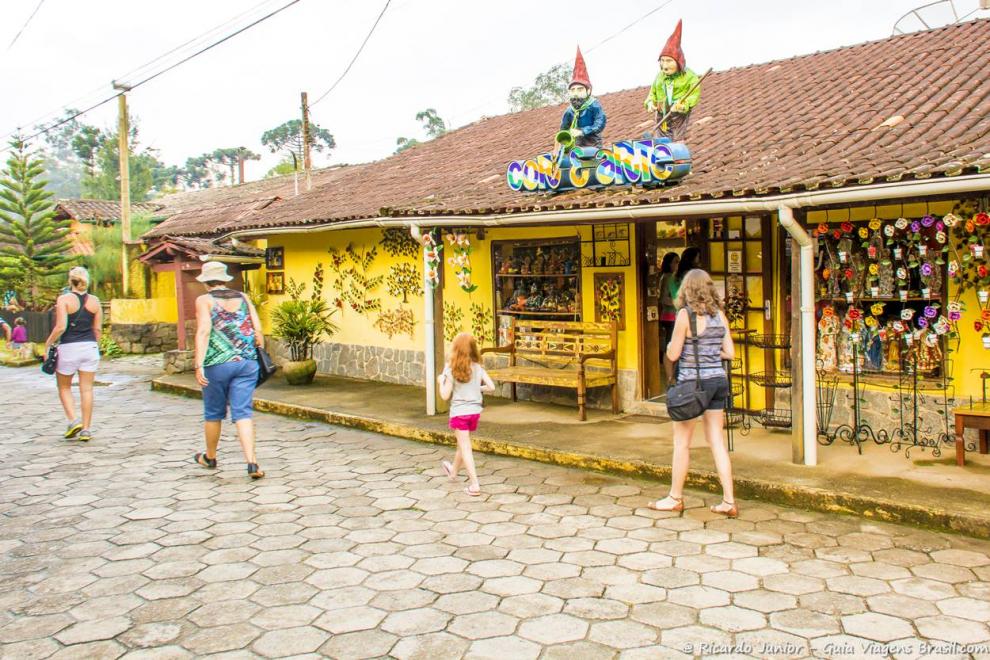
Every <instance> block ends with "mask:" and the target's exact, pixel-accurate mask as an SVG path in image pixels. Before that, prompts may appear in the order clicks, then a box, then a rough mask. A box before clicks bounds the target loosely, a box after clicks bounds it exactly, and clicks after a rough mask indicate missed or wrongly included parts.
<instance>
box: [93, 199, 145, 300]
mask: <svg viewBox="0 0 990 660" xmlns="http://www.w3.org/2000/svg"><path fill="white" fill-rule="evenodd" d="M152 226H153V223H152V222H151V218H150V217H148V216H144V215H135V216H134V217H133V218H131V235H132V236H141V235H142V234H144V233H145V232H147V231H149V230H150V229H151V228H152ZM90 240H91V241H92V242H93V254H91V255H89V256H86V257H84V258H83V263H84V265H85V266H86V268H88V269H89V276H90V279H91V282H90V289H91V290H92V291H94V292H96V293H97V295H99V296H100V297H101V298H103V299H104V300H110V299H112V298H117V297H119V296H120V294H121V291H122V289H123V286H122V285H123V276H122V273H121V255H122V247H123V242H122V237H121V231H120V225H119V224H114V225H110V226H106V227H104V226H99V225H97V226H95V227H93V230H92V234H90Z"/></svg>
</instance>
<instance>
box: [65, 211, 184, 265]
mask: <svg viewBox="0 0 990 660" xmlns="http://www.w3.org/2000/svg"><path fill="white" fill-rule="evenodd" d="M162 208H163V207H162V205H161V204H156V203H154V202H141V203H138V204H132V205H131V213H132V214H137V213H141V214H146V215H155V214H157V213H158V211H159V210H161V209H162ZM55 218H56V219H58V220H62V219H68V220H69V221H70V224H69V235H70V236H71V238H72V248H71V251H72V254H76V255H80V256H86V255H91V254H93V242H92V240H91V239H90V233H91V232H92V229H93V227H94V226H97V225H98V226H101V227H109V226H110V225H113V224H116V223H118V222H120V202H116V201H112V200H106V199H60V200H58V201H57V202H56V203H55ZM161 219H164V218H161Z"/></svg>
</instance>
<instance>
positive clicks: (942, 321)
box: [935, 316, 952, 335]
mask: <svg viewBox="0 0 990 660" xmlns="http://www.w3.org/2000/svg"><path fill="white" fill-rule="evenodd" d="M951 329H952V326H951V325H949V321H948V319H946V318H945V317H944V316H940V317H938V320H937V321H935V332H937V333H938V334H940V335H944V334H947V333H948V332H949V330H951Z"/></svg>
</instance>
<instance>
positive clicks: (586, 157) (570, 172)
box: [506, 138, 691, 192]
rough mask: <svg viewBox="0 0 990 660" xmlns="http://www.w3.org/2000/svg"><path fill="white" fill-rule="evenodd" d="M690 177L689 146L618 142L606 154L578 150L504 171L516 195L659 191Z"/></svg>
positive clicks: (524, 162)
mask: <svg viewBox="0 0 990 660" xmlns="http://www.w3.org/2000/svg"><path fill="white" fill-rule="evenodd" d="M690 173H691V152H690V151H689V150H688V148H687V145H685V144H683V143H680V142H671V141H670V140H669V139H667V138H657V139H647V140H629V141H625V142H616V143H615V144H613V145H611V147H607V148H604V149H599V148H598V147H574V148H572V149H570V150H569V151H565V150H563V149H561V150H560V151H558V152H557V153H555V154H551V153H546V154H542V155H540V156H537V157H536V158H533V159H530V160H514V161H512V162H511V163H509V166H508V168H507V170H506V181H507V182H508V184H509V188H511V189H512V190H515V191H517V192H548V191H556V192H563V191H565V190H575V189H580V188H598V187H602V186H624V185H640V186H657V185H665V184H671V183H674V182H676V181H678V180H680V179H682V178H684V177H685V176H687V175H688V174H690Z"/></svg>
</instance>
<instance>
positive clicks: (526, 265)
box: [519, 254, 533, 275]
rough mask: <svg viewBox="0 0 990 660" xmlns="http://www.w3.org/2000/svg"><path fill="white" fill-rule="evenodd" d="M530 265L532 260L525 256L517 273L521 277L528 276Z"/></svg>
mask: <svg viewBox="0 0 990 660" xmlns="http://www.w3.org/2000/svg"><path fill="white" fill-rule="evenodd" d="M532 263H533V260H532V259H531V258H530V256H529V255H528V254H527V255H526V256H525V257H523V260H522V267H521V268H520V269H519V273H520V274H521V275H529V273H530V266H532Z"/></svg>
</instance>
